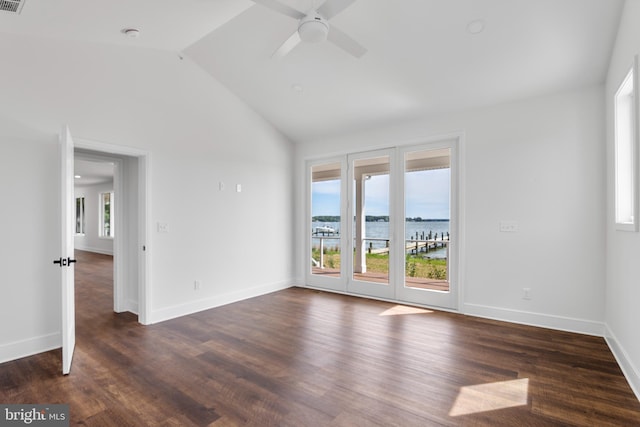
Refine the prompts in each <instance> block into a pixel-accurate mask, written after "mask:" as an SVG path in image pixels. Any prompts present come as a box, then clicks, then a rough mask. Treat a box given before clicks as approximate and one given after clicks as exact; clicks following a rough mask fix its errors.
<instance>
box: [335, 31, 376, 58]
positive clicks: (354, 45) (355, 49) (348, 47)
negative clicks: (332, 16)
mask: <svg viewBox="0 0 640 427" xmlns="http://www.w3.org/2000/svg"><path fill="white" fill-rule="evenodd" d="M327 40H329V41H330V42H332V43H333V44H335V45H336V46H338V47H339V48H340V49H343V50H344V51H346V52H347V53H350V54H351V55H353V56H355V57H356V58H360V57H361V56H362V55H364V54H365V53H367V49H365V48H364V47H363V46H362V45H361V44H360V43H358V42H357V41H355V40H354V39H352V38H351V36H349V35H347V34H346V33H345V32H343V31H342V30H340V29H338V28H336V27H335V26H333V25H332V26H331V28H330V29H329V35H328V36H327Z"/></svg>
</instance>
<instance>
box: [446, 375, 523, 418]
mask: <svg viewBox="0 0 640 427" xmlns="http://www.w3.org/2000/svg"><path fill="white" fill-rule="evenodd" d="M528 393H529V378H521V379H518V380H510V381H499V382H495V383H487V384H478V385H471V386H466V387H461V388H460V393H458V397H457V398H456V401H455V403H454V404H453V407H452V408H451V411H450V412H449V416H452V417H457V416H459V415H468V414H476V413H478V412H487V411H495V410H497V409H505V408H513V407H515V406H524V405H526V404H527V397H528Z"/></svg>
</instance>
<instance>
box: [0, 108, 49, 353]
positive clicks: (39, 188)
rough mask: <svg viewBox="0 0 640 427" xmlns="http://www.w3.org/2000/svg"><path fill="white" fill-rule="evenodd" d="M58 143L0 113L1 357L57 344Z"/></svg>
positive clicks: (46, 135) (34, 350)
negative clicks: (56, 160) (54, 262)
mask: <svg viewBox="0 0 640 427" xmlns="http://www.w3.org/2000/svg"><path fill="white" fill-rule="evenodd" d="M57 157H58V144H57V138H56V136H55V135H51V134H45V133H42V132H39V131H37V130H35V129H33V128H30V127H28V126H26V125H24V124H21V123H19V122H17V121H13V120H9V119H6V118H5V117H0V199H1V200H2V201H3V203H2V209H0V227H1V228H2V242H3V244H2V245H0V269H1V270H2V278H1V279H0V295H1V296H0V325H2V326H0V362H4V361H6V360H11V359H15V358H18V357H21V356H24V355H26V354H31V353H34V352H37V351H44V350H48V349H52V348H56V347H59V346H60V339H61V337H60V321H61V317H60V299H61V297H60V288H59V279H58V278H57V276H56V274H57V275H59V274H60V273H59V269H60V267H57V266H55V265H54V264H53V260H54V259H57V258H59V257H60V253H59V252H60V238H59V236H58V234H59V231H58V230H59V227H60V226H59V225H57V226H56V224H59V223H60V219H59V211H60V209H59V198H60V197H59V188H58V187H59V186H58V180H57V179H52V178H53V177H55V176H56V174H57V163H56V162H55V159H57Z"/></svg>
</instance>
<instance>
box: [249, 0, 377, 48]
mask: <svg viewBox="0 0 640 427" xmlns="http://www.w3.org/2000/svg"><path fill="white" fill-rule="evenodd" d="M253 1H254V2H255V3H258V4H261V5H263V6H265V7H268V8H269V9H271V10H274V11H276V12H278V13H281V14H283V15H286V16H290V17H291V18H294V19H297V20H298V29H297V30H296V31H295V32H294V33H293V34H292V35H291V36H290V37H289V38H288V39H287V40H286V41H285V42H284V43H282V45H281V46H280V47H279V48H278V50H276V51H275V52H274V53H273V55H271V57H272V58H282V57H283V56H285V55H286V54H287V53H289V52H291V50H292V49H293V48H294V47H296V46H297V45H298V44H300V42H309V43H319V42H323V41H325V40H329V41H330V42H331V43H333V44H335V45H336V46H338V47H339V48H341V49H343V50H344V51H346V52H347V53H349V54H351V55H353V56H355V57H356V58H360V57H361V56H362V55H364V54H365V53H366V51H367V49H365V48H364V47H362V45H361V44H360V43H358V42H357V41H355V40H354V39H352V38H351V37H350V36H348V35H347V34H346V33H344V32H343V31H342V30H340V29H339V28H336V27H335V26H333V25H331V26H329V19H331V18H333V17H334V16H336V15H337V14H339V13H340V12H342V11H343V10H344V9H346V8H347V7H349V6H350V5H351V4H352V3H353V2H354V1H355V0H326V1H325V2H324V3H323V4H322V5H321V6H320V7H319V8H314V9H311V10H310V11H309V12H307V13H302V12H300V11H299V10H297V9H294V8H292V7H290V6H287V5H286V4H283V3H280V2H279V1H278V0H253Z"/></svg>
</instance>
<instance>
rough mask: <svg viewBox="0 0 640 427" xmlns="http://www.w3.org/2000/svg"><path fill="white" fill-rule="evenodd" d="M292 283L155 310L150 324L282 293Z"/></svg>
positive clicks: (259, 287)
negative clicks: (273, 293)
mask: <svg viewBox="0 0 640 427" xmlns="http://www.w3.org/2000/svg"><path fill="white" fill-rule="evenodd" d="M292 283H293V281H286V282H278V283H268V284H264V285H260V286H255V287H253V288H248V289H243V290H241V291H236V292H229V293H226V294H221V295H216V296H214V297H211V298H205V299H201V300H197V301H193V302H188V303H185V304H179V305H174V306H171V307H166V308H162V309H160V310H154V311H152V313H151V316H149V317H150V319H149V323H148V324H153V323H158V322H164V321H165V320H170V319H175V318H176V317H181V316H186V315H189V314H193V313H197V312H199V311H204V310H209V309H211V308H215V307H220V306H223V305H227V304H231V303H234V302H238V301H242V300H245V299H249V298H254V297H258V296H260V295H265V294H270V293H271V292H276V291H281V290H283V289H288V288H290V287H292V286H293V284H292Z"/></svg>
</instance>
